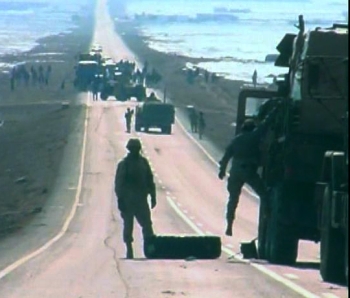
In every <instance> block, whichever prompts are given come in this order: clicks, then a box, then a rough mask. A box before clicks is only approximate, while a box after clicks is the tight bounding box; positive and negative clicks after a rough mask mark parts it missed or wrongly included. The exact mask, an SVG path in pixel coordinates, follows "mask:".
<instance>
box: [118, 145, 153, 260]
mask: <svg viewBox="0 0 350 298" xmlns="http://www.w3.org/2000/svg"><path fill="white" fill-rule="evenodd" d="M126 148H127V149H128V151H129V153H128V154H127V156H126V157H125V158H124V159H122V160H121V161H120V162H119V163H118V166H117V171H116V175H115V181H114V190H115V193H116V195H117V199H118V200H117V203H118V209H119V211H120V214H121V217H122V219H123V222H124V227H123V240H124V243H125V245H126V258H127V259H133V258H134V252H133V247H132V242H133V240H134V239H133V228H134V218H136V220H137V221H138V223H139V224H140V226H141V227H142V234H143V240H144V242H147V240H149V239H150V238H152V237H154V236H155V235H154V231H153V227H152V219H151V210H150V208H149V205H148V201H147V199H148V196H149V195H150V197H151V208H152V209H153V208H154V207H155V206H156V204H157V200H156V187H155V183H154V179H153V173H152V170H151V167H150V165H149V162H148V160H147V159H146V158H145V157H144V156H142V154H141V149H142V146H141V142H140V140H139V139H129V141H128V143H127V145H126Z"/></svg>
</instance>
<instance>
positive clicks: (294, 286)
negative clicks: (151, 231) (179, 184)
mask: <svg viewBox="0 0 350 298" xmlns="http://www.w3.org/2000/svg"><path fill="white" fill-rule="evenodd" d="M166 198H167V201H168V203H169V204H170V206H171V207H172V208H173V209H174V210H175V212H176V213H177V214H178V215H179V216H180V217H181V218H182V219H183V221H184V222H186V223H187V224H188V225H189V226H190V227H191V228H192V230H193V231H194V232H195V233H197V234H198V235H200V236H204V235H205V233H204V232H203V231H202V230H201V229H200V228H199V227H198V226H197V225H196V224H195V223H193V221H192V220H190V219H189V218H188V217H187V216H186V214H185V213H184V212H182V211H181V209H180V208H178V206H177V205H176V204H175V202H174V201H173V200H172V199H171V198H170V197H168V196H167V197H166ZM221 249H222V251H223V252H225V253H226V254H227V255H228V256H234V258H235V259H238V260H239V261H241V262H242V263H246V264H249V265H251V266H252V267H254V268H255V269H257V270H259V271H260V272H262V273H264V274H265V275H268V276H269V277H271V278H272V279H274V280H276V281H278V282H280V283H281V284H283V285H284V286H286V287H288V288H290V289H291V290H293V291H294V292H296V293H298V294H300V295H301V296H302V297H305V298H319V296H317V295H316V294H313V293H311V292H309V291H308V290H306V289H304V288H302V287H301V286H299V285H297V284H296V283H294V282H292V281H290V280H288V279H286V278H284V277H282V276H280V275H279V274H277V273H275V272H273V271H271V270H270V269H268V268H266V267H265V266H263V265H261V264H254V263H251V262H249V261H248V260H245V259H243V258H242V257H241V256H240V255H238V254H236V253H235V252H233V251H232V250H231V249H229V248H228V247H226V246H222V248H221Z"/></svg>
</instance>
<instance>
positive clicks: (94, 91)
mask: <svg viewBox="0 0 350 298" xmlns="http://www.w3.org/2000/svg"><path fill="white" fill-rule="evenodd" d="M99 85H100V83H99V81H98V79H97V78H95V79H94V80H93V81H92V83H91V91H92V100H93V101H98V89H99Z"/></svg>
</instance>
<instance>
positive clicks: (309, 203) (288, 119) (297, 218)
mask: <svg viewBox="0 0 350 298" xmlns="http://www.w3.org/2000/svg"><path fill="white" fill-rule="evenodd" d="M298 27H299V33H298V34H286V35H285V36H284V38H283V39H282V41H281V42H280V43H279V45H278V46H277V50H278V51H279V52H280V55H279V56H278V58H277V59H276V61H275V65H276V66H280V67H287V68H288V73H286V74H285V76H284V79H283V80H280V81H277V84H278V86H279V88H278V90H277V91H272V90H268V89H266V90H261V89H254V88H248V89H243V90H241V92H240V94H239V102H238V111H237V129H236V133H239V132H240V128H241V125H242V123H243V122H244V120H245V119H247V118H254V119H256V120H257V121H259V120H261V119H263V118H264V116H266V114H267V113H268V112H269V111H270V110H271V109H272V108H273V107H274V106H275V105H276V103H277V102H279V112H278V113H277V117H276V119H275V122H274V123H273V124H272V125H271V127H270V128H269V131H268V133H267V135H266V137H265V138H264V140H263V143H262V144H261V151H262V156H261V171H262V172H261V174H262V178H263V180H264V182H265V184H266V185H267V186H268V190H269V192H268V193H269V195H268V199H269V203H270V206H271V210H270V214H269V216H268V217H265V216H262V214H263V213H262V212H260V216H259V231H258V252H259V256H260V258H263V259H267V260H269V261H270V262H272V263H277V264H293V263H295V262H296V260H297V255H298V242H299V240H300V239H303V240H311V241H315V242H320V246H321V258H320V259H321V260H320V272H321V276H322V278H323V279H324V280H325V281H330V282H339V281H344V280H345V278H347V276H348V168H347V164H348V157H347V155H348V153H347V142H348V137H347V136H348V123H347V121H348V120H347V119H348V118H347V117H348V100H349V99H348V93H347V84H348V81H347V75H346V69H348V62H347V61H348V60H347V58H348V25H342V24H334V25H333V26H332V27H330V28H316V29H314V30H311V31H308V32H305V26H304V20H303V17H302V16H299V26H298ZM344 61H346V62H344ZM344 122H346V123H344Z"/></svg>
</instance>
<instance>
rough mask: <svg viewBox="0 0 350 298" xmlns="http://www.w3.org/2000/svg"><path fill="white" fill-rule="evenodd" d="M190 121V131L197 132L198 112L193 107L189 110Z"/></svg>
mask: <svg viewBox="0 0 350 298" xmlns="http://www.w3.org/2000/svg"><path fill="white" fill-rule="evenodd" d="M190 123H191V131H192V132H194V133H197V132H198V114H197V111H196V110H195V109H194V108H193V109H192V110H191V112H190Z"/></svg>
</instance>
